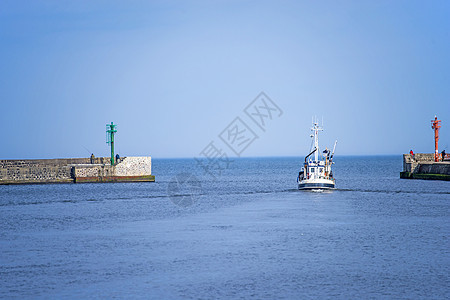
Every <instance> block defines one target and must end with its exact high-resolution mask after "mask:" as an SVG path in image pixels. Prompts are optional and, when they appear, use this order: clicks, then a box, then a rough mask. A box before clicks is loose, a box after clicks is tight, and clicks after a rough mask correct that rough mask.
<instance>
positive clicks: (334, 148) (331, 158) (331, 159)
mask: <svg viewBox="0 0 450 300" xmlns="http://www.w3.org/2000/svg"><path fill="white" fill-rule="evenodd" d="M336 144H337V140H336V141H335V142H334V147H333V152H332V153H331V156H330V162H332V161H333V155H334V151H335V150H336Z"/></svg>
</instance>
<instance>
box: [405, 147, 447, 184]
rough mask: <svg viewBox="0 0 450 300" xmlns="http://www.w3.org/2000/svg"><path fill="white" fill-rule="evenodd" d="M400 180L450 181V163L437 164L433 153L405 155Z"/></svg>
mask: <svg viewBox="0 0 450 300" xmlns="http://www.w3.org/2000/svg"><path fill="white" fill-rule="evenodd" d="M400 178H406V179H432V180H450V161H443V162H435V161H434V154H433V153H417V154H414V157H413V156H412V155H411V154H403V172H400Z"/></svg>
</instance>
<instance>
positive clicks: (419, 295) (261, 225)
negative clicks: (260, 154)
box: [0, 155, 450, 299]
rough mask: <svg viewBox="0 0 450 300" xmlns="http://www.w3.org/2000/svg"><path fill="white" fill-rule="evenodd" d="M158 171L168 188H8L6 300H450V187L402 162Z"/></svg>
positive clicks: (190, 163) (380, 159)
mask: <svg viewBox="0 0 450 300" xmlns="http://www.w3.org/2000/svg"><path fill="white" fill-rule="evenodd" d="M302 160H303V158H302V157H265V158H233V159H231V160H230V161H229V162H227V164H226V165H225V166H224V165H223V164H222V165H218V164H217V165H216V164H214V162H213V161H198V160H195V159H153V160H152V173H153V174H154V175H155V176H156V182H154V183H105V184H44V185H8V186H0V298H2V299H67V298H75V299H91V298H95V299H111V298H119V299H450V277H449V270H450V243H449V237H450V182H445V181H432V180H408V179H400V178H399V173H400V171H402V157H401V156H400V155H398V156H366V157H362V156H358V157H350V156H336V157H335V165H334V166H333V173H334V176H335V178H336V187H337V188H336V189H335V190H333V191H327V192H320V191H299V190H297V182H296V178H297V175H298V172H299V170H300V167H301V164H302Z"/></svg>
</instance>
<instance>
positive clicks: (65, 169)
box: [0, 156, 155, 185]
mask: <svg viewBox="0 0 450 300" xmlns="http://www.w3.org/2000/svg"><path fill="white" fill-rule="evenodd" d="M151 168H152V163H151V157H149V156H145V157H124V158H122V159H121V160H120V162H119V163H117V164H115V165H114V166H111V165H110V158H109V157H97V158H94V159H93V160H91V159H90V158H63V159H32V160H0V185H1V184H36V183H87V182H145V181H150V182H152V181H155V176H153V175H151Z"/></svg>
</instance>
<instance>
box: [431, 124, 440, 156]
mask: <svg viewBox="0 0 450 300" xmlns="http://www.w3.org/2000/svg"><path fill="white" fill-rule="evenodd" d="M431 128H432V129H434V161H439V151H438V142H439V128H441V120H438V119H437V117H436V116H434V120H431Z"/></svg>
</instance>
